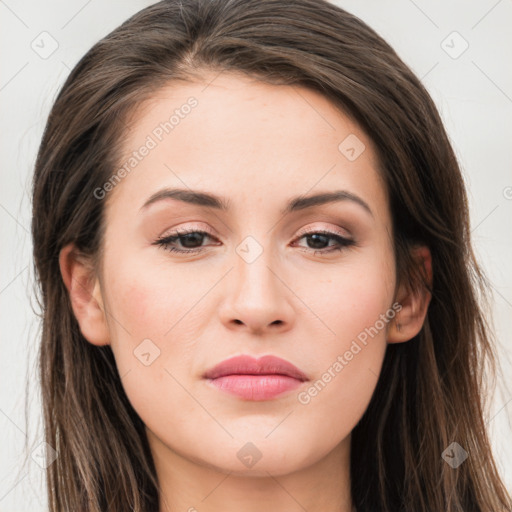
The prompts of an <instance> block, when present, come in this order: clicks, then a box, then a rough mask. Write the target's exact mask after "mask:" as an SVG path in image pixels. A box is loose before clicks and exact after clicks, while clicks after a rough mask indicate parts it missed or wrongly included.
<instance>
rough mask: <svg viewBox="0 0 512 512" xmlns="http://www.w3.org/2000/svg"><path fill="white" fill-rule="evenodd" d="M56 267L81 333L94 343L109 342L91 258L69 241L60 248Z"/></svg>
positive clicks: (101, 299)
mask: <svg viewBox="0 0 512 512" xmlns="http://www.w3.org/2000/svg"><path fill="white" fill-rule="evenodd" d="M59 266H60V272H61V274H62V279H63V280H64V284H65V285H66V288H67V290H68V293H69V298H70V301H71V306H72V308H73V312H74V314H75V317H76V319H77V321H78V324H79V326H80V331H81V333H82V334H83V336H84V337H85V339H86V340H87V341H89V342H90V343H92V344H93V345H98V346H99V345H108V344H109V343H110V336H109V330H108V324H107V321H106V314H105V308H104V306H103V298H102V296H101V289H100V285H99V280H98V279H97V277H96V276H95V273H94V271H93V268H92V265H91V264H90V261H88V259H87V258H86V257H85V256H83V255H81V254H80V253H79V251H78V250H77V249H76V247H75V246H74V244H69V245H67V246H66V247H64V248H63V249H61V251H60V254H59Z"/></svg>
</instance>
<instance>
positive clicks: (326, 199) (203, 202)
mask: <svg viewBox="0 0 512 512" xmlns="http://www.w3.org/2000/svg"><path fill="white" fill-rule="evenodd" d="M164 199H176V200H178V201H182V202H184V203H188V204H194V205H198V206H204V207H207V208H214V209H216V210H220V211H224V212H227V211H229V209H230V207H231V201H230V200H227V199H225V198H223V197H220V196H218V195H216V194H211V193H207V192H200V191H197V190H191V189H181V188H173V189H171V188H164V189H162V190H159V191H158V192H155V193H154V194H152V195H151V196H150V198H149V199H148V200H147V201H146V202H145V203H144V204H143V206H142V207H141V210H145V209H146V208H148V207H149V206H150V205H152V204H153V203H156V202H157V201H161V200H164ZM338 201H352V202H354V203H356V204H358V205H359V206H361V207H362V208H363V209H364V210H366V212H368V213H369V214H370V215H371V216H372V217H373V212H372V210H371V208H370V207H369V206H368V203H366V201H364V200H363V199H361V198H360V197H359V196H357V195H356V194H353V193H352V192H348V191H347V190H335V191H332V192H321V193H318V194H314V195H309V196H297V197H294V198H292V199H290V200H289V201H288V202H287V203H286V206H285V207H284V208H283V209H282V210H281V214H282V215H288V214H290V213H292V212H295V211H299V210H304V209H306V208H311V207H313V206H318V205H322V204H328V203H333V202H338Z"/></svg>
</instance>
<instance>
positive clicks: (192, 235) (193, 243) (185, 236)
mask: <svg viewBox="0 0 512 512" xmlns="http://www.w3.org/2000/svg"><path fill="white" fill-rule="evenodd" d="M205 237H207V238H213V237H212V236H211V235H210V234H209V233H207V232H206V231H199V230H196V229H190V230H177V231H175V232H174V233H172V234H171V235H169V236H166V237H163V238H159V239H158V240H157V241H156V242H154V243H153V245H158V246H160V247H162V248H163V249H165V250H166V251H171V252H178V253H184V254H195V253H198V252H201V250H202V249H201V242H202V241H203V239H204V238H205ZM176 242H179V243H180V244H182V246H184V247H185V249H180V248H178V247H175V246H174V244H176Z"/></svg>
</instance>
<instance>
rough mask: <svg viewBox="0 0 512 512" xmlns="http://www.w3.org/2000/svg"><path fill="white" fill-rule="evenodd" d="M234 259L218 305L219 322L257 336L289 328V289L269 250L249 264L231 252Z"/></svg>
mask: <svg viewBox="0 0 512 512" xmlns="http://www.w3.org/2000/svg"><path fill="white" fill-rule="evenodd" d="M234 262H235V263H234V265H235V267H234V268H233V270H232V271H231V272H229V274H228V276H227V279H226V280H225V287H226V288H225V290H226V293H225V295H224V297H225V300H224V301H223V302H222V304H221V306H220V308H219V314H220V319H221V321H222V323H223V324H224V325H225V326H226V327H227V328H228V329H230V330H239V331H246V332H248V333H252V334H257V335H263V334H265V333H272V334H275V333H277V332H284V331H287V330H289V329H291V327H292V323H293V318H294V314H293V307H292V304H291V302H290V301H291V300H292V297H293V292H292V291H291V289H290V288H289V285H288V283H287V282H286V279H285V276H284V275H280V274H282V272H280V270H279V268H278V267H277V266H276V264H275V261H274V262H272V260H271V257H270V254H269V252H268V251H263V253H262V254H261V255H260V256H259V257H258V258H257V259H256V260H255V261H252V262H250V263H249V262H247V261H245V260H244V259H243V258H242V257H240V256H238V255H237V254H235V256H234Z"/></svg>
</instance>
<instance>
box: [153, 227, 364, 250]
mask: <svg viewBox="0 0 512 512" xmlns="http://www.w3.org/2000/svg"><path fill="white" fill-rule="evenodd" d="M189 234H199V235H206V236H208V237H210V238H212V239H213V238H214V237H213V236H212V235H210V233H208V232H206V231H201V230H198V229H190V230H183V231H182V230H177V231H175V232H174V233H172V234H171V235H169V236H166V237H163V238H159V239H158V240H156V242H153V245H157V246H159V247H161V248H162V249H164V250H166V251H170V252H176V253H180V254H197V253H199V252H202V250H203V248H202V247H199V248H196V249H186V250H183V249H177V248H176V247H172V246H171V244H172V243H174V242H177V241H178V240H179V239H180V237H183V236H186V235H189ZM311 235H325V236H328V237H329V238H332V239H334V240H335V241H336V243H337V244H338V246H337V247H334V248H331V249H328V250H326V249H316V250H315V249H307V248H306V249H304V250H305V252H310V251H313V252H314V253H315V254H317V253H319V254H328V253H332V252H336V251H342V250H343V249H345V248H347V247H350V246H353V245H355V244H356V243H355V241H354V240H351V239H349V238H345V237H342V236H340V235H338V234H336V233H332V232H331V231H326V230H322V229H320V230H314V231H308V232H306V233H302V234H301V235H300V236H299V237H297V238H296V239H295V240H301V239H302V238H305V237H307V236H311Z"/></svg>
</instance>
